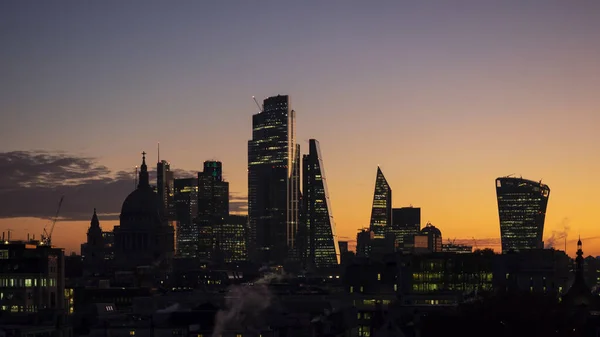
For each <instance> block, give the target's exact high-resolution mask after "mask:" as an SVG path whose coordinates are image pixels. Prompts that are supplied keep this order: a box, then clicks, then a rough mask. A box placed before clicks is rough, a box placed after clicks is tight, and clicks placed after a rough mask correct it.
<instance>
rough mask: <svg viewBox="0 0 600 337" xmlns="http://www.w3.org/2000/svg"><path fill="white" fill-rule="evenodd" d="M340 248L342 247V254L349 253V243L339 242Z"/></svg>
mask: <svg viewBox="0 0 600 337" xmlns="http://www.w3.org/2000/svg"><path fill="white" fill-rule="evenodd" d="M338 246H339V247H340V254H344V253H347V252H348V241H338Z"/></svg>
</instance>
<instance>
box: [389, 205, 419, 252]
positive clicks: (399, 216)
mask: <svg viewBox="0 0 600 337" xmlns="http://www.w3.org/2000/svg"><path fill="white" fill-rule="evenodd" d="M390 232H391V233H393V234H394V236H395V237H396V248H397V249H398V250H401V251H411V250H412V247H413V245H414V236H415V235H419V234H420V232H421V208H419V207H412V206H410V207H401V208H393V209H392V226H391V228H390Z"/></svg>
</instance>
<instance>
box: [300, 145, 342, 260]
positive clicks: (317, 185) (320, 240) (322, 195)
mask: <svg viewBox="0 0 600 337" xmlns="http://www.w3.org/2000/svg"><path fill="white" fill-rule="evenodd" d="M302 165H303V169H304V173H303V179H304V181H303V189H304V192H303V198H302V201H303V203H304V205H303V210H304V212H305V218H304V221H305V224H304V225H305V226H306V232H307V241H308V242H307V245H306V246H307V254H306V255H307V257H308V263H309V264H310V265H311V266H314V267H316V268H330V267H334V266H336V265H338V264H339V263H340V248H339V245H338V240H337V234H336V231H335V222H334V221H333V215H332V213H331V203H330V202H329V192H328V191H327V180H326V179H325V169H324V167H323V158H322V157H321V149H320V147H319V142H318V141H317V140H315V139H311V140H310V141H309V152H308V154H307V155H304V156H303V161H302Z"/></svg>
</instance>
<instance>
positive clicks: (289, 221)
mask: <svg viewBox="0 0 600 337" xmlns="http://www.w3.org/2000/svg"><path fill="white" fill-rule="evenodd" d="M295 114H296V113H295V112H294V110H291V109H290V102H289V97H288V96H287V95H285V96H281V95H279V96H274V97H269V98H267V99H265V100H264V102H263V111H261V112H259V113H257V114H255V115H253V116H252V139H251V140H249V141H248V216H249V223H250V253H251V259H252V260H253V261H254V262H257V263H269V262H274V263H283V262H284V261H285V259H286V257H287V254H288V252H289V251H291V250H293V249H294V245H295V243H296V239H295V237H296V232H297V230H298V216H299V212H298V210H299V198H300V163H299V160H300V146H299V144H296V118H295Z"/></svg>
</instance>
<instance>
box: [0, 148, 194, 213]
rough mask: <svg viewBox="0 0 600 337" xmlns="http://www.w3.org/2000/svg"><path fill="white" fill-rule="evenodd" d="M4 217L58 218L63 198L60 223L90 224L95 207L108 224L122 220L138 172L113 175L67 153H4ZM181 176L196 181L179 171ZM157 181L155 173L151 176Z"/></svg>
mask: <svg viewBox="0 0 600 337" xmlns="http://www.w3.org/2000/svg"><path fill="white" fill-rule="evenodd" d="M0 172H2V174H1V175H0V218H13V217H36V218H49V217H52V216H54V213H55V212H56V207H57V205H58V200H59V199H60V196H62V195H64V196H65V200H64V202H63V205H62V209H61V214H60V215H61V218H64V219H67V220H89V219H90V217H91V214H92V212H93V209H94V208H97V209H98V212H99V213H100V214H103V215H104V216H103V219H106V220H115V219H118V214H119V213H120V211H121V204H122V202H123V200H124V199H125V197H126V196H127V195H128V194H129V193H130V192H131V191H132V190H133V189H134V172H133V170H132V171H131V172H125V171H111V170H110V169H108V168H107V167H106V166H104V165H101V164H99V163H98V161H97V160H96V158H92V157H83V156H77V155H73V154H67V153H63V152H47V151H13V152H3V153H0ZM174 174H175V176H176V177H180V178H187V177H194V176H196V171H194V170H174ZM150 177H151V179H155V177H156V172H155V170H154V169H153V170H151V171H150Z"/></svg>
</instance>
